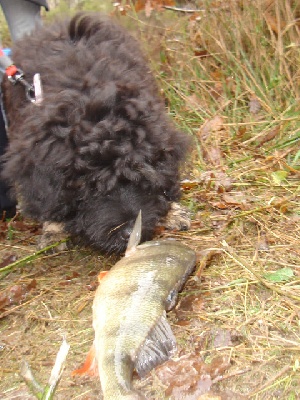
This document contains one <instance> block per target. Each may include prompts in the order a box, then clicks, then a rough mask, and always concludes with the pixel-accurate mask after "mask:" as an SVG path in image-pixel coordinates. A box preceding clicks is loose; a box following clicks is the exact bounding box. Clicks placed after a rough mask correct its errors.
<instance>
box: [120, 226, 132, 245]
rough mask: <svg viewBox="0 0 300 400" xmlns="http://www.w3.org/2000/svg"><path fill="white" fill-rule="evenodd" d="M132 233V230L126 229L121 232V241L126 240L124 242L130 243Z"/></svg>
mask: <svg viewBox="0 0 300 400" xmlns="http://www.w3.org/2000/svg"><path fill="white" fill-rule="evenodd" d="M131 232H132V228H129V227H127V228H124V229H122V231H121V239H122V240H124V242H128V239H129V236H130V234H131Z"/></svg>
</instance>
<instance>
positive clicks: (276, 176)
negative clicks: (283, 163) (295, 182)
mask: <svg viewBox="0 0 300 400" xmlns="http://www.w3.org/2000/svg"><path fill="white" fill-rule="evenodd" d="M288 174H289V172H288V171H284V170H279V171H274V172H272V173H271V177H272V179H273V182H274V183H275V185H281V184H282V182H283V181H285V180H286V178H287V176H288Z"/></svg>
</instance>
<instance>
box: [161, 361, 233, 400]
mask: <svg viewBox="0 0 300 400" xmlns="http://www.w3.org/2000/svg"><path fill="white" fill-rule="evenodd" d="M229 366H230V363H229V361H228V359H227V358H225V357H217V358H215V359H213V360H212V362H211V363H210V364H207V363H205V362H204V361H203V360H202V358H201V357H200V355H199V354H196V353H191V354H189V355H183V356H181V357H179V358H178V359H172V360H169V361H167V362H166V363H164V364H163V365H161V366H160V367H158V368H157V369H156V375H157V377H158V379H160V381H161V382H162V384H163V385H164V386H166V390H165V395H166V396H167V397H168V398H170V397H171V398H172V400H181V399H185V400H197V399H198V398H199V396H201V395H203V394H205V393H208V392H209V391H210V388H211V386H212V383H213V380H214V379H216V378H217V377H218V376H219V375H222V374H223V373H224V371H226V370H227V369H228V368H229Z"/></svg>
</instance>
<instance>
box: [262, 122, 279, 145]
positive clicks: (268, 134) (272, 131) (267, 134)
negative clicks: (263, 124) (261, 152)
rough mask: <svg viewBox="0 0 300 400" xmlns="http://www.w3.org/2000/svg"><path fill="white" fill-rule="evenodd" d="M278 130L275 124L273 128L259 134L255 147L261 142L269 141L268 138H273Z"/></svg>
mask: <svg viewBox="0 0 300 400" xmlns="http://www.w3.org/2000/svg"><path fill="white" fill-rule="evenodd" d="M279 132H280V126H279V125H278V126H276V127H275V128H273V129H271V130H270V131H269V132H267V133H266V134H265V135H263V136H260V137H258V138H257V139H256V143H257V145H256V147H260V146H261V145H262V144H264V143H266V142H269V141H270V140H272V139H274V138H275V137H276V136H277V135H278V134H279Z"/></svg>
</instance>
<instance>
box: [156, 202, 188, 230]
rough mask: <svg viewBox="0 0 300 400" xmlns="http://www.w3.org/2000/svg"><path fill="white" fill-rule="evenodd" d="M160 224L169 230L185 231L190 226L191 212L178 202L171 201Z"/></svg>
mask: <svg viewBox="0 0 300 400" xmlns="http://www.w3.org/2000/svg"><path fill="white" fill-rule="evenodd" d="M162 225H163V226H164V227H165V228H166V229H169V230H176V231H187V230H189V229H190V227H191V212H190V210H189V209H188V208H187V207H184V206H183V205H181V204H179V203H172V204H171V209H170V211H169V212H168V215H167V216H166V218H165V219H164V220H163V221H162Z"/></svg>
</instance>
